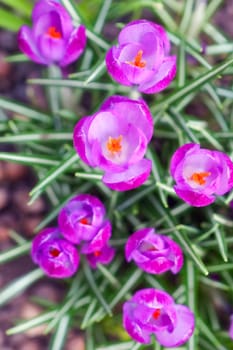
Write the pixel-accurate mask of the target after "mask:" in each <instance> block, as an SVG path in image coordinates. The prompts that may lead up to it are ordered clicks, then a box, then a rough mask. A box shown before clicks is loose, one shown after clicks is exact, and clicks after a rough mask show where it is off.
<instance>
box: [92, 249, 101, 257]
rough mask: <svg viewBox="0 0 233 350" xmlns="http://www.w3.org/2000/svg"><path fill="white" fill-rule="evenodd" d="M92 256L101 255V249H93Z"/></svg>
mask: <svg viewBox="0 0 233 350" xmlns="http://www.w3.org/2000/svg"><path fill="white" fill-rule="evenodd" d="M93 254H94V256H95V257H96V258H98V257H99V256H100V255H101V251H99V250H96V251H94V253H93Z"/></svg>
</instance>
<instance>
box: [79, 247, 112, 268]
mask: <svg viewBox="0 0 233 350" xmlns="http://www.w3.org/2000/svg"><path fill="white" fill-rule="evenodd" d="M97 253H98V254H95V252H94V253H92V254H87V255H86V258H87V261H88V263H89V265H90V266H91V268H93V269H96V268H97V264H103V265H108V264H110V262H111V261H112V259H113V258H114V255H115V249H113V248H112V247H109V246H104V247H102V249H101V251H97Z"/></svg>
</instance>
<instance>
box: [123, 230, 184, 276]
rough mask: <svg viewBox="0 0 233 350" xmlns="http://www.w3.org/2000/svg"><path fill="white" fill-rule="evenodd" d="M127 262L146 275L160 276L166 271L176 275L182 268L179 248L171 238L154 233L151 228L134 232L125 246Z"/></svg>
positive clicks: (181, 256)
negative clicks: (132, 262)
mask: <svg viewBox="0 0 233 350" xmlns="http://www.w3.org/2000/svg"><path fill="white" fill-rule="evenodd" d="M125 256H126V260H127V261H131V260H133V261H134V262H135V264H136V265H137V266H138V267H139V268H140V269H142V270H144V271H145V272H147V273H152V274H161V273H164V272H166V271H168V270H170V271H171V272H172V273H178V272H179V271H180V269H181V268H182V266H183V253H182V250H181V248H180V246H179V245H178V244H177V243H176V242H174V241H173V240H172V239H171V238H169V237H166V236H163V235H159V234H157V233H155V230H154V229H153V228H144V229H141V230H139V231H136V232H134V233H133V234H132V235H131V236H130V237H129V239H128V241H127V243H126V246H125Z"/></svg>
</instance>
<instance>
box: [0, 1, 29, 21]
mask: <svg viewBox="0 0 233 350" xmlns="http://www.w3.org/2000/svg"><path fill="white" fill-rule="evenodd" d="M1 1H2V3H4V4H5V5H7V6H9V7H12V10H13V11H14V10H17V12H20V13H21V14H23V15H25V16H28V17H30V16H31V13H32V5H33V4H32V2H31V1H30V0H20V1H19V2H18V1H15V0H1ZM14 17H15V15H14ZM0 23H1V19H0Z"/></svg>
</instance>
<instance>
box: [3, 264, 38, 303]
mask: <svg viewBox="0 0 233 350" xmlns="http://www.w3.org/2000/svg"><path fill="white" fill-rule="evenodd" d="M43 276H44V273H43V272H42V270H41V269H36V270H33V271H31V272H29V273H28V274H27V275H25V276H23V277H19V278H17V279H16V280H14V281H13V282H11V283H10V284H8V285H7V286H6V287H5V288H3V289H2V290H1V291H0V306H2V305H4V304H6V303H7V302H8V301H10V300H11V299H12V298H15V297H16V295H18V294H20V293H22V292H23V291H24V290H25V289H26V288H28V287H29V286H31V285H32V284H33V283H34V282H36V281H37V280H39V279H40V278H41V277H43Z"/></svg>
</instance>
